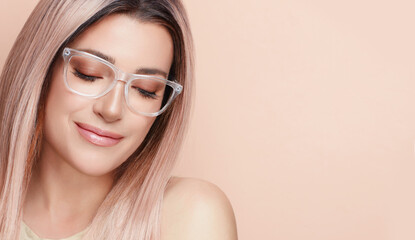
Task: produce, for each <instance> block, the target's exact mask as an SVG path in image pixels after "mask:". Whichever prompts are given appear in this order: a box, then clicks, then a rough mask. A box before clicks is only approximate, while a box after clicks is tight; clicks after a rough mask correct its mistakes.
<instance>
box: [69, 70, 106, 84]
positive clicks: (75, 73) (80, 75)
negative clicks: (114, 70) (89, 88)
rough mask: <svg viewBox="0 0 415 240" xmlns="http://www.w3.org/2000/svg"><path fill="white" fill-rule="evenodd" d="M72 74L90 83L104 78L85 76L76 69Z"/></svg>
mask: <svg viewBox="0 0 415 240" xmlns="http://www.w3.org/2000/svg"><path fill="white" fill-rule="evenodd" d="M72 74H73V75H75V76H76V77H78V78H81V79H83V80H86V81H90V82H93V81H95V80H96V79H100V78H102V77H96V76H90V75H86V74H83V73H81V72H80V71H78V70H77V69H74V71H73V72H72Z"/></svg>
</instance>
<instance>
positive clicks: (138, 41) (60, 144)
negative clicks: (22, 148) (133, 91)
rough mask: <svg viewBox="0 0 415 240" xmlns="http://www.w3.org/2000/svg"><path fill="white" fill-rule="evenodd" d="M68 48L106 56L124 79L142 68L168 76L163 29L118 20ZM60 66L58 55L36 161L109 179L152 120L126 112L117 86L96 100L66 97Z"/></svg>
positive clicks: (169, 49) (168, 44) (169, 46)
mask: <svg viewBox="0 0 415 240" xmlns="http://www.w3.org/2000/svg"><path fill="white" fill-rule="evenodd" d="M68 47H70V48H73V49H78V50H88V51H91V52H92V51H94V52H99V53H101V54H104V55H106V56H109V57H110V58H112V59H113V60H114V65H115V66H116V67H118V68H119V69H121V70H122V71H124V72H128V73H134V72H136V70H137V69H143V68H150V69H157V70H160V72H164V73H168V72H169V70H170V66H171V64H172V60H173V43H172V39H171V37H170V34H169V33H168V31H167V30H166V29H165V28H163V27H161V26H160V25H156V24H153V23H142V22H140V21H139V20H137V19H135V18H132V17H129V16H127V15H120V14H116V15H110V16H108V17H106V18H104V19H102V20H101V21H100V22H98V23H96V24H94V25H92V26H91V27H89V28H88V29H87V30H86V31H84V32H83V33H82V34H81V35H80V36H79V37H77V38H76V39H75V41H73V42H72V43H71V44H70V45H69V46H68ZM63 65H64V64H63V61H62V57H61V55H60V57H59V59H58V60H57V62H56V64H55V66H54V68H53V72H52V79H51V86H50V90H49V93H48V96H47V100H46V109H45V125H44V134H45V135H44V141H43V147H42V159H44V160H45V161H51V160H53V161H55V162H58V163H62V164H69V165H70V166H72V167H73V168H75V169H76V170H78V171H79V172H81V173H84V174H87V175H90V176H101V175H104V174H107V173H110V172H111V171H113V170H114V169H115V168H116V167H118V166H119V165H120V164H122V163H123V162H124V161H125V160H127V158H128V157H129V156H130V155H131V154H132V153H133V152H134V151H135V150H136V149H137V148H138V147H139V145H140V144H141V143H142V141H143V139H144V137H145V136H146V134H147V132H148V131H149V129H150V127H151V125H152V124H153V122H154V120H155V118H154V117H146V116H142V115H137V114H135V113H133V112H132V111H130V109H129V108H128V107H127V103H126V102H125V97H124V84H125V82H122V81H118V82H117V84H116V85H115V87H114V88H113V89H112V90H111V91H110V92H109V93H107V94H106V95H104V96H102V97H100V98H97V99H93V98H87V97H83V96H80V95H77V94H75V93H72V92H71V91H69V90H68V89H67V88H66V86H65V83H64V77H63ZM154 75H155V76H158V77H163V78H166V76H164V75H161V74H154ZM81 126H83V127H85V128H88V127H87V126H90V127H93V128H96V129H98V130H96V129H95V132H97V131H99V130H103V131H107V132H111V133H114V134H117V135H119V136H122V137H121V139H119V141H118V140H113V139H111V138H105V137H104V138H103V137H102V136H100V135H99V134H98V135H96V134H94V133H93V132H90V131H87V130H85V129H82V127H81ZM102 135H105V134H102ZM114 143H116V144H115V145H112V144H114Z"/></svg>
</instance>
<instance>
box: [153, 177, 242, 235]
mask: <svg viewBox="0 0 415 240" xmlns="http://www.w3.org/2000/svg"><path fill="white" fill-rule="evenodd" d="M161 239H162V240H179V239H180V240H191V239H192V240H193V239H200V240H204V239H209V240H236V239H237V230H236V221H235V215H234V212H233V209H232V205H231V203H230V201H229V199H228V197H227V196H226V194H225V193H224V192H223V191H222V190H221V189H220V188H219V187H218V186H217V185H215V184H213V183H210V182H208V181H205V180H201V179H197V178H183V177H172V178H171V180H170V183H169V185H168V186H167V188H166V191H165V193H164V201H163V208H162V223H161Z"/></svg>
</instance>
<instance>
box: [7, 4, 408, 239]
mask: <svg viewBox="0 0 415 240" xmlns="http://www.w3.org/2000/svg"><path fill="white" fill-rule="evenodd" d="M0 1H1V2H0V32H1V36H2V37H0V65H1V66H2V65H3V62H4V59H5V57H6V55H7V52H8V51H9V49H10V47H11V44H12V42H13V41H14V39H15V37H16V36H17V33H18V32H19V30H20V28H21V27H22V25H23V23H24V21H25V19H26V17H27V16H28V14H29V13H30V11H31V10H32V8H33V7H34V5H35V4H36V2H37V1H36V0H25V1H22V0H0ZM184 2H185V5H186V6H187V8H188V11H189V16H190V19H191V24H192V28H193V32H194V38H195V43H196V51H197V93H196V102H195V109H194V112H193V122H192V124H191V128H190V133H189V135H188V138H187V139H186V144H185V148H184V150H183V153H182V158H181V161H180V164H179V165H178V167H177V169H176V170H175V174H177V175H181V176H191V177H197V178H202V179H206V180H208V181H211V182H213V183H215V184H217V185H218V186H219V187H221V188H222V189H223V191H224V192H226V194H227V195H228V197H229V199H230V200H231V202H232V204H233V207H234V210H235V214H236V217H237V222H238V232H239V237H240V239H284V240H285V239H290V240H300V239H308V240H329V239H330V240H331V239H336V240H337V239H377V240H382V239H396V240H406V239H408V240H409V239H415V231H414V229H415V228H414V225H415V207H414V204H413V203H414V201H415V194H414V193H415V191H414V189H413V188H414V182H415V174H414V173H415V159H414V153H415V140H414V135H415V128H414V120H415V108H414V107H413V103H414V101H415V83H414V77H415V57H414V56H415V47H414V43H415V33H414V30H413V29H414V22H415V16H414V14H413V9H415V4H414V2H413V1H411V0H396V1H394V2H392V1H382V0H381V1H379V0H378V1H375V0H363V1H362V0H360V1H357V0H349V1H331V0H314V1H312V2H311V1H307V0H262V1H253V0H238V1H236V0H233V1H230V0H220V1H219V0H214V1H202V0H185V1H184Z"/></svg>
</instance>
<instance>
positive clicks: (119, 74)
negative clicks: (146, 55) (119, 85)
mask: <svg viewBox="0 0 415 240" xmlns="http://www.w3.org/2000/svg"><path fill="white" fill-rule="evenodd" d="M128 76H129V74H128V73H126V72H123V71H121V70H118V72H117V74H116V76H115V77H116V79H115V80H117V81H121V82H124V83H127V81H128Z"/></svg>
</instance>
